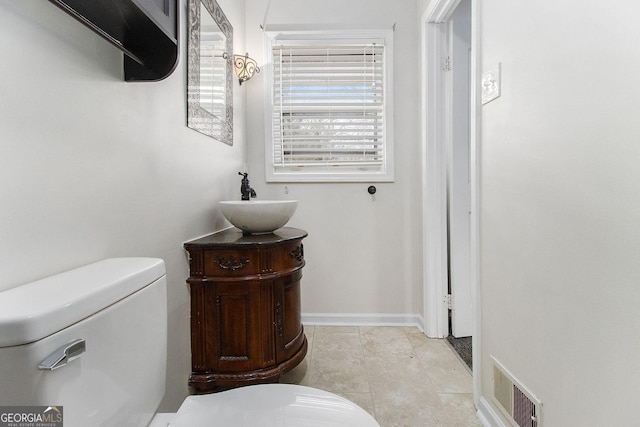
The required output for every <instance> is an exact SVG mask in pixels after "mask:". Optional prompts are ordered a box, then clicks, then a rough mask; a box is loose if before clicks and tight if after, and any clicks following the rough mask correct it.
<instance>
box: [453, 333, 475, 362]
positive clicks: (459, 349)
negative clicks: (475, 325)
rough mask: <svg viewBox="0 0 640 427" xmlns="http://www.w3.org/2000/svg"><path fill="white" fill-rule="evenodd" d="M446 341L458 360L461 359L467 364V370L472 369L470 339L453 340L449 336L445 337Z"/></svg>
mask: <svg viewBox="0 0 640 427" xmlns="http://www.w3.org/2000/svg"><path fill="white" fill-rule="evenodd" d="M447 341H448V342H449V344H450V345H451V347H452V348H453V350H454V351H455V352H456V353H458V356H460V359H462V361H463V362H464V363H466V364H467V366H468V367H469V369H473V358H472V353H471V337H464V338H455V337H452V336H451V335H449V336H448V337H447Z"/></svg>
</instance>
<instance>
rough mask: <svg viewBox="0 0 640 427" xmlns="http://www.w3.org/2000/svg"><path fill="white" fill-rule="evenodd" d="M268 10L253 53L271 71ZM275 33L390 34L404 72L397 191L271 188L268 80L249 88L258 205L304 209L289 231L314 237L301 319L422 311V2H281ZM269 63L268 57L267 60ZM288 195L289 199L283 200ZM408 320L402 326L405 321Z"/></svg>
mask: <svg viewBox="0 0 640 427" xmlns="http://www.w3.org/2000/svg"><path fill="white" fill-rule="evenodd" d="M267 3H268V2H267V1H266V0H247V1H246V10H247V18H246V19H247V20H246V28H247V49H248V51H249V53H250V54H251V56H252V57H255V58H256V59H257V60H258V63H259V64H264V63H265V61H266V60H267V59H265V57H264V56H263V33H262V31H261V30H260V28H259V26H260V24H262V23H263V19H264V16H265V11H266V8H267ZM270 3H271V7H270V10H269V13H268V15H267V19H266V24H267V29H268V28H270V27H272V28H273V26H278V27H281V26H283V25H288V26H294V27H295V28H297V29H304V28H306V29H327V28H330V29H336V28H338V29H384V30H388V29H391V28H392V27H393V25H394V23H395V24H396V31H395V34H394V39H395V43H394V48H395V52H394V55H395V64H394V73H395V74H394V76H395V79H394V91H395V104H394V108H395V122H394V126H395V170H396V180H395V182H394V183H382V184H375V185H376V187H377V189H378V192H377V193H376V195H375V197H372V196H370V195H369V194H368V193H367V187H368V186H369V185H370V184H369V183H359V184H349V183H342V184H317V183H315V184H311V183H306V184H266V183H265V170H264V169H265V168H264V141H265V134H264V118H263V96H264V95H263V75H261V74H258V75H257V76H256V77H254V79H253V80H251V81H249V82H248V83H246V86H245V85H243V86H242V89H243V90H246V91H247V96H248V99H250V101H249V102H248V106H247V149H248V159H249V169H250V170H249V178H250V179H251V184H252V186H253V187H254V188H255V189H256V191H257V193H258V197H259V198H263V199H267V198H292V199H297V200H299V207H298V211H297V212H296V214H295V215H294V217H293V218H292V220H291V222H290V223H289V225H291V226H295V227H299V228H302V229H305V230H307V231H308V232H309V237H308V238H307V239H305V258H306V261H307V265H306V267H305V270H304V278H303V284H302V311H303V314H306V315H311V314H318V313H332V314H336V313H351V314H355V315H362V314H367V313H374V314H400V315H401V316H405V317H406V318H412V319H415V318H417V317H416V316H417V315H418V314H419V313H421V311H422V302H421V301H422V290H421V282H422V278H421V268H422V267H421V266H422V260H421V256H422V255H421V243H420V236H421V221H420V206H421V196H420V169H419V166H420V162H419V157H418V156H419V148H420V145H419V140H418V130H419V126H418V116H417V107H418V105H419V104H418V92H419V91H418V86H419V81H418V78H417V75H416V71H417V68H418V64H419V61H418V57H417V55H418V53H419V52H418V48H419V44H418V27H417V19H416V14H417V6H416V2H415V0H398V1H393V2H390V1H384V0H376V1H371V0H349V1H344V0H326V1H321V2H319V1H311V0H304V1H302V0H274V1H271V2H270ZM267 58H268V57H267ZM285 186H286V187H287V188H288V191H289V193H288V194H284V189H285ZM401 319H402V317H401Z"/></svg>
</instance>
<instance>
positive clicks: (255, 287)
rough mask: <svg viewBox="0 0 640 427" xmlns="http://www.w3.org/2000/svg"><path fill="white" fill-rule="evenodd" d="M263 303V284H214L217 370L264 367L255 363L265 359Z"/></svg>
mask: <svg viewBox="0 0 640 427" xmlns="http://www.w3.org/2000/svg"><path fill="white" fill-rule="evenodd" d="M260 306H261V304H260V283H257V282H249V283H247V282H245V283H243V284H241V285H238V284H236V283H217V284H216V285H215V307H216V308H215V322H216V330H217V334H212V335H213V336H212V337H211V338H212V339H213V341H214V348H215V349H216V352H215V354H214V355H213V356H214V357H215V358H216V359H217V360H216V361H215V365H216V366H215V368H214V369H216V370H218V371H223V372H224V371H227V372H228V371H230V372H238V371H245V370H252V369H256V368H258V367H261V366H256V365H261V363H260V361H261V360H262V359H263V358H262V346H261V345H260V341H261V340H260V336H259V335H260V330H261V324H262V322H261V320H262V319H261V318H260ZM212 311H213V310H212Z"/></svg>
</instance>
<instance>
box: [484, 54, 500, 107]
mask: <svg viewBox="0 0 640 427" xmlns="http://www.w3.org/2000/svg"><path fill="white" fill-rule="evenodd" d="M499 96H500V64H498V65H497V66H496V67H495V68H494V69H492V70H490V71H487V72H486V73H483V74H482V105H484V104H486V103H488V102H491V101H493V100H494V99H496V98H497V97H499Z"/></svg>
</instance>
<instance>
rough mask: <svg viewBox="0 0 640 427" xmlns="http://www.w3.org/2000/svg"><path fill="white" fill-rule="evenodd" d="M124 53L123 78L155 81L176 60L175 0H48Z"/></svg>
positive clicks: (161, 77)
mask: <svg viewBox="0 0 640 427" xmlns="http://www.w3.org/2000/svg"><path fill="white" fill-rule="evenodd" d="M49 1H50V2H51V3H53V4H55V5H56V6H58V7H59V8H60V9H62V10H64V11H65V12H66V13H68V14H69V15H71V16H72V17H74V18H75V19H76V20H78V21H79V22H81V23H82V24H84V25H86V26H87V27H89V28H90V29H91V30H93V31H94V32H96V33H97V34H99V35H100V36H102V37H103V38H105V39H106V40H107V41H109V42H110V43H111V44H113V45H114V46H116V47H117V48H118V49H120V50H121V51H122V52H124V54H125V57H124V79H125V81H128V82H133V81H158V80H162V79H164V78H165V77H167V76H169V75H170V74H171V73H172V72H173V70H174V69H175V68H176V65H177V63H178V45H179V43H178V40H177V34H178V33H179V32H178V29H179V27H178V22H179V21H178V15H179V12H178V7H177V0H90V1H88V0H49Z"/></svg>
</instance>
